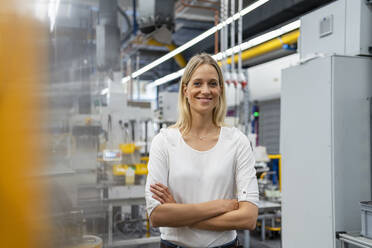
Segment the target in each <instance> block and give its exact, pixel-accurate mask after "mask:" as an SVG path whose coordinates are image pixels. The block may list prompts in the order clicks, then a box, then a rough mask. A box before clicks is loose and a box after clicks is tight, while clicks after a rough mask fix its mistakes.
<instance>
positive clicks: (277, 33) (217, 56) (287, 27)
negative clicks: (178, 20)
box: [147, 20, 301, 87]
mask: <svg viewBox="0 0 372 248" xmlns="http://www.w3.org/2000/svg"><path fill="white" fill-rule="evenodd" d="M300 25H301V22H300V20H297V21H294V22H291V23H289V24H287V25H285V26H283V27H280V28H278V29H276V30H273V31H270V32H268V33H266V34H263V35H260V36H258V37H256V38H253V39H251V40H248V41H246V42H244V43H242V44H241V45H237V46H235V47H233V48H230V49H227V50H226V51H225V52H219V53H217V54H215V55H212V57H213V58H214V59H215V60H217V61H220V60H222V59H223V58H224V56H223V55H224V54H225V56H231V55H232V54H233V53H234V54H236V53H239V48H241V50H242V51H244V50H247V49H249V48H251V47H254V46H257V45H259V44H262V43H264V42H266V41H269V40H271V39H274V38H276V37H279V36H281V35H283V34H285V33H288V32H290V31H293V30H295V29H297V28H299V27H300ZM184 71H185V69H181V70H179V71H177V72H174V73H171V74H168V75H166V76H164V77H162V78H159V79H157V80H155V81H154V82H153V83H151V84H148V85H147V87H156V86H159V85H162V84H165V83H167V82H169V81H171V80H174V79H176V78H178V77H181V76H182V74H183V72H184Z"/></svg>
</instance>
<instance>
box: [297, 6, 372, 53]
mask: <svg viewBox="0 0 372 248" xmlns="http://www.w3.org/2000/svg"><path fill="white" fill-rule="evenodd" d="M299 50H300V51H299V52H300V57H301V59H306V58H308V57H312V56H313V55H314V54H316V53H323V54H339V55H350V56H356V55H368V56H372V4H371V2H368V1H366V0H338V1H335V2H333V3H331V4H328V5H327V6H325V7H322V8H320V9H318V10H316V11H313V12H311V13H309V14H307V15H304V16H303V17H302V18H301V37H300V42H299Z"/></svg>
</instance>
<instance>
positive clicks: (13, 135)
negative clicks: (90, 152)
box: [0, 0, 49, 248]
mask: <svg viewBox="0 0 372 248" xmlns="http://www.w3.org/2000/svg"><path fill="white" fill-rule="evenodd" d="M31 2H33V1H27V2H25V1H19V0H9V1H6V0H0V6H3V7H4V8H3V7H2V10H1V11H0V34H1V35H0V125H1V128H0V161H1V162H0V206H1V211H0V220H1V225H0V243H1V247H17V248H23V247H24V248H26V247H27V248H33V247H47V245H46V242H47V241H46V240H45V237H47V236H48V234H47V233H45V232H46V231H47V230H49V228H48V227H47V223H46V221H43V220H42V219H43V218H41V214H42V213H43V214H45V213H46V210H47V209H46V208H45V206H46V204H45V203H46V199H45V198H46V194H44V192H43V191H45V190H46V188H45V187H42V186H41V185H40V182H41V180H40V179H37V178H36V177H35V176H34V175H35V174H36V173H37V172H38V171H40V170H39V169H40V167H41V165H42V159H43V156H42V150H41V145H42V144H41V142H40V140H41V139H40V135H41V131H40V130H41V124H42V119H41V116H42V108H41V105H42V104H41V99H40V98H39V97H37V94H40V90H39V89H40V88H39V86H40V85H41V83H42V82H41V73H40V72H41V70H42V69H43V66H44V65H45V60H43V59H42V58H44V57H45V54H43V50H44V49H43V48H41V47H40V46H41V44H42V43H43V42H40V41H42V38H43V34H44V32H45V30H44V28H42V25H41V23H40V22H38V21H36V20H35V19H34V18H32V17H31V16H25V15H26V14H27V15H29V13H30V11H27V8H29V7H30V5H31V4H32V3H31ZM24 3H26V4H25V5H23V4H24ZM44 44H45V43H44ZM43 76H45V72H44V75H43ZM42 237H44V238H42ZM44 242H45V243H44Z"/></svg>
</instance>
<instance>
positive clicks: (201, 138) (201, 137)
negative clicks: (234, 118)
mask: <svg viewBox="0 0 372 248" xmlns="http://www.w3.org/2000/svg"><path fill="white" fill-rule="evenodd" d="M212 126H213V125H212ZM189 134H190V135H191V136H193V137H194V138H198V139H199V140H205V138H207V137H208V135H209V134H210V133H209V129H208V132H207V133H206V134H205V135H204V136H198V135H194V134H192V133H191V132H189Z"/></svg>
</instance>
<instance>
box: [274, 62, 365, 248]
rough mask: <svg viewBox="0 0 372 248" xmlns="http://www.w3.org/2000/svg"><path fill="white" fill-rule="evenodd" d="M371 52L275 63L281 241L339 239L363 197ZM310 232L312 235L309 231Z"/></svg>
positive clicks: (354, 226)
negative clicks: (279, 73) (281, 66)
mask: <svg viewBox="0 0 372 248" xmlns="http://www.w3.org/2000/svg"><path fill="white" fill-rule="evenodd" d="M371 68H372V58H368V57H347V56H331V57H325V58H318V59H315V60H312V61H309V62H308V63H306V64H302V65H299V66H296V67H292V68H289V69H286V70H284V71H283V80H282V99H281V103H282V104H281V153H282V164H283V166H282V172H283V173H282V175H283V176H282V181H283V182H282V190H283V192H282V193H283V196H282V212H283V213H282V215H283V225H282V226H283V236H282V240H283V247H286V248H292V247H314V246H316V247H324V248H326V247H327V248H328V247H339V244H338V243H337V242H336V240H335V232H336V231H356V230H360V207H359V202H360V201H362V200H366V199H370V197H371V154H370V151H371V150H370V149H371V144H370V114H371V113H370V111H371V110H370V96H371V95H372V85H371V84H370V81H371V80H372V70H371ZM314 237H316V238H314Z"/></svg>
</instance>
